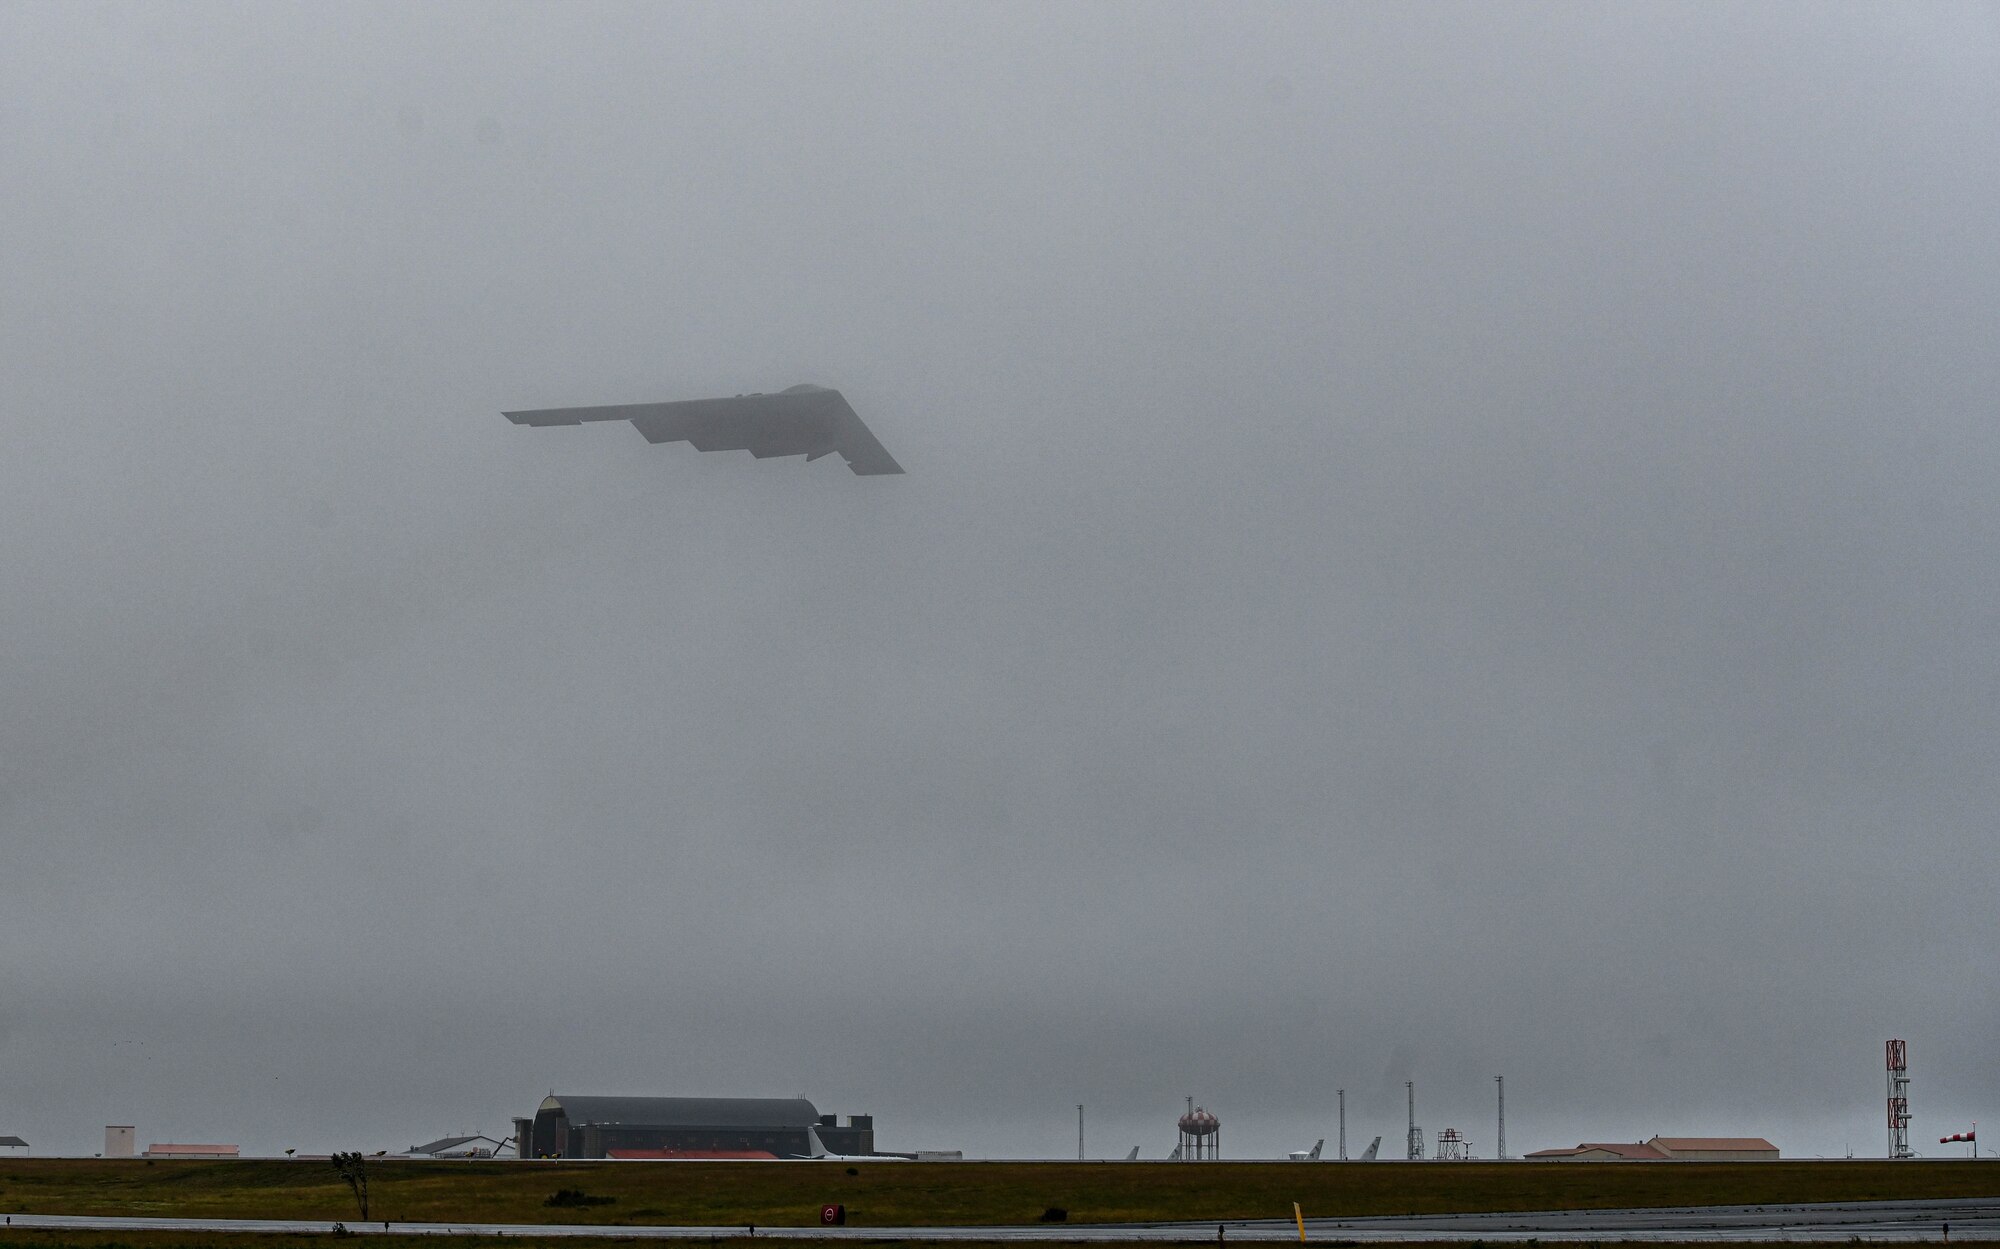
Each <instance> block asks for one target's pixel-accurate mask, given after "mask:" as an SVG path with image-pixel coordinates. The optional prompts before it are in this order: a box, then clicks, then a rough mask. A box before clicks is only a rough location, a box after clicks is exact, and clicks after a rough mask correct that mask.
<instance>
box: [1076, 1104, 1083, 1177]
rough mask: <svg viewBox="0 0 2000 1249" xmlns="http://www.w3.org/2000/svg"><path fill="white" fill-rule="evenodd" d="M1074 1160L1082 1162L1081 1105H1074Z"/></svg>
mask: <svg viewBox="0 0 2000 1249" xmlns="http://www.w3.org/2000/svg"><path fill="white" fill-rule="evenodd" d="M1076 1160H1077V1161H1078V1162H1082V1161H1083V1103H1082V1102H1078V1103H1077V1104H1076Z"/></svg>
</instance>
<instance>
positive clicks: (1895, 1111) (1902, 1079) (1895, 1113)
mask: <svg viewBox="0 0 2000 1249" xmlns="http://www.w3.org/2000/svg"><path fill="white" fill-rule="evenodd" d="M1883 1049H1884V1050H1885V1051H1886V1052H1887V1055H1888V1066H1889V1156H1890V1157H1891V1158H1914V1157H1916V1155H1915V1154H1913V1153H1911V1152H1910V1048H1909V1046H1907V1045H1905V1044H1904V1043H1903V1042H1901V1041H1891V1042H1889V1043H1888V1044H1887V1045H1885V1046H1883Z"/></svg>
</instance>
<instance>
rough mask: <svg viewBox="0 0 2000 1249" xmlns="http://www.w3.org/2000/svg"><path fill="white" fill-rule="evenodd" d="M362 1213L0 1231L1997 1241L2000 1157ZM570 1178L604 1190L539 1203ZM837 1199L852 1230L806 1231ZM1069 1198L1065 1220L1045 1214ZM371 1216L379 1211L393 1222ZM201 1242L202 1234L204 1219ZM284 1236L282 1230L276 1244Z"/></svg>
mask: <svg viewBox="0 0 2000 1249" xmlns="http://www.w3.org/2000/svg"><path fill="white" fill-rule="evenodd" d="M369 1175H370V1212H369V1216H370V1217H369V1221H368V1222H366V1223H363V1222H362V1221H361V1220H360V1218H359V1216H358V1212H357V1209H356V1205H355V1202H354V1199H353V1196H352V1194H351V1193H350V1192H349V1191H348V1189H347V1188H346V1186H345V1185H344V1184H343V1183H342V1182H341V1180H340V1178H339V1176H338V1175H337V1174H335V1172H334V1170H333V1169H332V1167H331V1166H330V1165H329V1164H328V1163H327V1162H326V1161H325V1160H316V1159H300V1160H262V1161H241V1162H206V1161H187V1162H173V1161H165V1160H155V1161H152V1162H148V1161H146V1160H127V1159H117V1160H101V1159H22V1160H15V1161H10V1162H6V1163H0V1211H5V1212H6V1213H7V1218H8V1220H9V1225H8V1226H7V1227H6V1228H5V1229H4V1232H0V1235H4V1237H6V1239H4V1240H0V1245H13V1244H22V1245H28V1244H33V1245H38V1246H41V1247H42V1249H57V1246H60V1245H70V1244H74V1245H77V1246H78V1247H79V1249H84V1247H86V1246H92V1245H102V1246H109V1245H111V1244H113V1243H118V1244H128V1245H148V1246H154V1247H155V1249H172V1247H175V1246H182V1245H191V1244H198V1243H217V1242H218V1241H227V1242H228V1243H230V1244H232V1245H240V1246H243V1249H254V1247H255V1246H258V1245H261V1244H266V1243H268V1244H280V1243H282V1244H296V1243H300V1241H301V1239H302V1238H304V1239H312V1240H316V1239H319V1238H323V1237H328V1236H331V1235H333V1234H334V1226H335V1224H341V1225H342V1227H343V1230H344V1231H345V1232H347V1233H348V1234H350V1235H352V1234H355V1233H365V1234H367V1235H368V1236H369V1237H370V1239H371V1240H374V1241H377V1242H381V1243H385V1244H386V1241H387V1240H389V1239H402V1238H404V1237H418V1236H421V1237H422V1239H423V1241H424V1243H425V1244H426V1245H429V1246H433V1247H434V1246H436V1245H437V1244H438V1243H439V1239H438V1238H439V1237H445V1238H447V1239H449V1240H450V1241H451V1243H454V1244H458V1243H460V1242H461V1241H463V1243H465V1244H468V1245H469V1244H471V1243H473V1242H474V1241H478V1242H480V1243H484V1242H486V1241H487V1240H489V1239H490V1240H492V1241H493V1243H503V1242H505V1243H514V1244H519V1243H521V1242H522V1241H523V1240H524V1239H525V1240H528V1241H529V1242H530V1243H532V1242H533V1241H535V1240H537V1239H549V1240H556V1239H563V1240H569V1239H574V1238H580V1237H581V1238H588V1237H596V1238H614V1239H647V1240H652V1239H682V1240H708V1239H713V1240H717V1241H721V1240H725V1239H732V1240H733V1239H737V1238H747V1236H748V1229H749V1228H751V1227H753V1226H754V1227H755V1228H756V1229H757V1230H758V1233H759V1234H758V1235H757V1237H756V1238H757V1239H759V1240H770V1239H813V1240H825V1239H842V1240H860V1241H867V1242H869V1243H885V1242H893V1241H906V1242H910V1243H925V1242H933V1243H934V1242H945V1241H949V1242H952V1243H958V1244H973V1243H981V1242H994V1243H997V1242H1021V1241H1034V1242H1039V1243H1092V1244H1113V1243H1157V1242H1163V1241H1168V1242H1172V1241H1178V1242H1189V1241H1207V1242H1211V1243H1212V1242H1213V1241H1214V1240H1215V1239H1216V1236H1217V1225H1218V1224H1222V1225H1224V1227H1223V1229H1222V1234H1223V1237H1224V1239H1239V1240H1258V1241H1295V1240H1296V1239H1298V1236H1299V1229H1298V1227H1297V1225H1296V1224H1295V1223H1294V1222H1293V1219H1292V1210H1293V1203H1295V1202H1296V1203H1297V1204H1298V1207H1299V1210H1300V1213H1301V1214H1302V1215H1303V1217H1304V1220H1305V1234H1306V1239H1307V1240H1309V1241H1316V1242H1320V1243H1343V1242H1344V1243H1350V1244H1360V1243H1433V1244H1435V1243H1461V1242H1463V1243H1474V1242H1481V1241H1484V1242H1487V1243H1495V1242H1527V1241H1533V1240H1561V1241H1571V1242H1595V1241H1618V1242H1623V1243H1685V1242H1691V1241H1730V1242H1734V1243H1756V1242H1767V1241H1768V1242H1783V1241H1805V1240H1812V1241H1828V1240H1832V1241H1848V1240H1893V1241H1918V1240H1937V1239H1941V1234H1942V1224H1944V1223H1945V1222H1949V1223H1950V1224H1951V1225H1952V1236H1953V1239H1957V1240H1996V1239H2000V1165H1994V1164H1992V1163H1988V1162H1977V1161H1969V1160H1968V1161H1908V1162H1886V1161H1881V1160H1854V1161H1794V1162H1776V1163H1713V1164H1710V1163H1653V1164H1646V1163H1642V1164H1615V1163H1614V1164H1554V1163H1521V1162H1507V1163H1490V1162H1488V1163H1478V1162H1473V1163H1347V1164H1341V1163H1292V1162H1222V1163H1165V1162H1140V1163H1121V1162H1106V1163H1090V1162H1061V1163H1057V1162H951V1163H900V1164H873V1165H871V1164H866V1163H864V1164H859V1165H855V1166H846V1165H841V1164H837V1163H815V1162H776V1163H713V1162H689V1163H616V1162H610V1163H584V1162H476V1163H440V1162H405V1161H394V1160H382V1161H379V1162H371V1164H370V1166H369ZM560 1190H575V1191H578V1192H582V1193H586V1194H588V1195H589V1196H590V1197H591V1198H592V1199H593V1202H594V1204H590V1205H587V1206H581V1207H578V1206H575V1205H565V1206H551V1205H549V1204H548V1202H549V1200H550V1198H551V1197H552V1196H553V1195H554V1194H555V1193H556V1192H558V1191H560ZM827 1204H839V1205H841V1206H844V1207H845V1209H846V1213H847V1224H846V1225H845V1226H842V1227H823V1226H821V1225H820V1208H821V1207H822V1206H823V1205H827ZM1055 1211H1060V1212H1061V1218H1060V1220H1059V1221H1057V1220H1056V1219H1055V1218H1054V1217H1053V1212H1055ZM384 1221H386V1222H387V1224H388V1226H387V1227H386V1228H385V1227H384V1226H383V1223H384ZM204 1236H205V1237H206V1238H207V1239H206V1240H204V1239H202V1237H204ZM274 1238H275V1239H274Z"/></svg>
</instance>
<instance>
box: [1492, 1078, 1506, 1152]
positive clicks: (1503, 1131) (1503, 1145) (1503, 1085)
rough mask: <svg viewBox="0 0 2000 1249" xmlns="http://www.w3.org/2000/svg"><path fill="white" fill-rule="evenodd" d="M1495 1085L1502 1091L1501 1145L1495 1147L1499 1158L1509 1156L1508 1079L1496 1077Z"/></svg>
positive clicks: (1494, 1079)
mask: <svg viewBox="0 0 2000 1249" xmlns="http://www.w3.org/2000/svg"><path fill="white" fill-rule="evenodd" d="M1493 1083H1494V1084H1495V1085H1496V1086H1497V1087H1498V1088H1499V1090H1500V1143H1499V1144H1497V1145H1495V1146H1494V1147H1493V1152H1494V1154H1495V1155H1496V1156H1497V1157H1500V1158H1505V1157H1506V1156H1507V1077H1506V1076H1494V1077H1493Z"/></svg>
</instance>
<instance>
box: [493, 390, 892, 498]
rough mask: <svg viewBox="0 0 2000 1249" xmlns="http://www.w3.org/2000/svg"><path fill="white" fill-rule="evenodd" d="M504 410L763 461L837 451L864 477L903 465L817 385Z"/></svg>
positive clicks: (517, 417)
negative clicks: (619, 426) (605, 425)
mask: <svg viewBox="0 0 2000 1249" xmlns="http://www.w3.org/2000/svg"><path fill="white" fill-rule="evenodd" d="M504 415H505V416H506V418H507V419H508V420H510V421H512V422H514V423H515V424H516V425H581V424H583V423H584V422H585V421H630V422H632V424H633V426H634V427H635V428H637V429H638V431H639V432H640V433H641V434H643V435H645V438H646V441H647V442H690V443H693V444H694V448H695V450H697V451H748V452H749V453H750V454H751V455H754V456H756V457H757V458H758V459H760V460H762V459H768V458H770V457H771V456H780V455H803V456H804V457H806V459H807V461H809V462H810V461H812V460H817V459H818V458H819V457H821V456H823V455H830V454H832V453H833V452H836V451H837V452H839V453H840V458H842V459H844V460H846V461H847V467H849V468H851V469H853V470H854V472H855V473H856V474H858V475H860V476H863V477H872V476H876V475H878V474H883V473H900V472H902V471H903V466H902V465H900V464H898V463H896V460H895V457H894V456H892V455H890V454H889V451H888V448H886V447H884V446H883V445H882V444H881V443H880V442H877V441H876V440H875V435H874V434H871V433H869V432H868V427H867V426H866V425H863V424H862V423H861V418H860V417H859V416H856V415H855V413H854V409H853V408H852V407H850V406H849V405H848V402H847V400H846V399H844V398H842V397H841V394H840V392H839V391H837V390H828V389H827V388H826V387H824V386H814V385H811V384H810V383H807V384H804V385H799V386H794V387H792V388H791V389H789V390H783V391H780V392H778V393H777V394H775V395H737V396H736V397H735V398H733V399H688V400H682V401H680V402H678V403H626V404H618V405H615V406H612V407H608V408H541V409H538V410H536V411H532V412H508V413H504Z"/></svg>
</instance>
